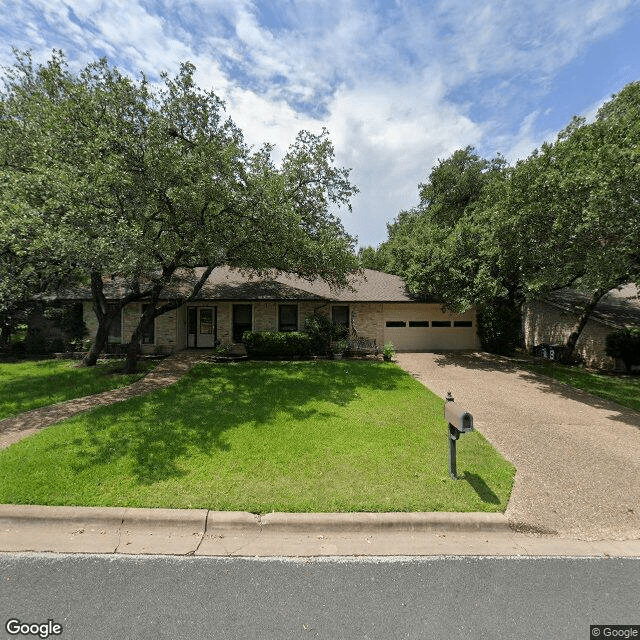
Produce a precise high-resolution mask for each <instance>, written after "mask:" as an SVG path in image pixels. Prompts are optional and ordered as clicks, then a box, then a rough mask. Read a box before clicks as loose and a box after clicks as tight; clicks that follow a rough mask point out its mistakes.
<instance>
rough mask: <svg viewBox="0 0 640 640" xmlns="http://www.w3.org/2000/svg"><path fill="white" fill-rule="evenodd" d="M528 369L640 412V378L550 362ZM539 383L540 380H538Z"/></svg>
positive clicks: (529, 366)
mask: <svg viewBox="0 0 640 640" xmlns="http://www.w3.org/2000/svg"><path fill="white" fill-rule="evenodd" d="M526 368H527V369H530V370H531V371H535V372H537V373H542V374H544V375H546V376H549V377H551V378H554V379H556V380H560V382H564V383H565V384H568V385H571V386H572V387H575V388H576V389H582V390H583V391H586V392H588V393H591V394H592V395H594V396H598V397H599V398H604V399H605V400H611V401H613V402H617V403H618V404H621V405H622V406H624V407H629V408H630V409H633V410H634V411H640V377H639V376H629V375H611V374H606V373H595V372H593V371H585V370H584V369H582V368H580V367H576V366H567V365H563V364H559V363H557V362H553V361H550V360H544V361H541V362H538V363H536V364H530V365H527V366H526ZM537 382H538V383H539V382H540V380H539V379H538V381H537Z"/></svg>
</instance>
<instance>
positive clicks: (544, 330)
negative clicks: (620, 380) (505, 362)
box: [523, 302, 619, 369]
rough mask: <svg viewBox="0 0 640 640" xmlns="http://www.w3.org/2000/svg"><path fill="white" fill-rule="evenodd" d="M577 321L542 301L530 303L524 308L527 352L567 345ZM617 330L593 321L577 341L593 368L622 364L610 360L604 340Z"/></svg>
mask: <svg viewBox="0 0 640 640" xmlns="http://www.w3.org/2000/svg"><path fill="white" fill-rule="evenodd" d="M577 324H578V319H577V318H576V316H575V315H574V314H572V313H568V312H566V311H562V310H560V309H558V308H557V307H554V306H553V305H549V304H545V303H543V302H531V303H528V304H527V305H525V306H524V309H523V329H524V337H525V346H526V348H527V350H528V351H531V350H532V349H533V347H535V346H536V345H539V344H544V343H547V344H566V342H567V340H568V339H569V336H570V335H571V332H572V331H573V330H574V329H575V328H576V327H577ZM614 330H615V328H614V327H611V326H608V325H605V324H602V323H600V322H595V321H593V320H590V321H589V322H587V326H586V327H585V328H584V330H583V332H582V333H581V334H580V337H579V338H578V342H577V344H576V354H577V355H579V356H580V357H581V358H582V359H583V360H584V361H585V363H586V364H587V365H588V366H590V367H597V368H600V369H616V368H619V363H616V361H615V360H614V359H613V358H610V357H608V356H607V355H606V354H605V352H604V349H605V340H606V337H607V335H608V334H609V333H611V332H612V331H614Z"/></svg>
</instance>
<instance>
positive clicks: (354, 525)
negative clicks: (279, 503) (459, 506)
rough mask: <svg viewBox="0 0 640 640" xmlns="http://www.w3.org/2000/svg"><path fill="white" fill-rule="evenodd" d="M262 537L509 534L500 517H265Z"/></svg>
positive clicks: (398, 514)
mask: <svg viewBox="0 0 640 640" xmlns="http://www.w3.org/2000/svg"><path fill="white" fill-rule="evenodd" d="M260 523H261V526H262V531H263V532H264V533H280V532H282V533H296V532H297V533H299V532H301V531H306V530H311V531H336V532H354V533H359V532H363V531H367V532H372V533H373V532H392V531H397V532H404V533H413V532H415V533H419V532H425V531H459V532H477V531H510V528H509V521H508V520H507V518H506V516H504V515H503V514H501V513H476V512H474V513H448V512H439V511H435V512H423V513H415V512H412V513H402V512H395V513H394V512H389V513H370V512H367V513H362V512H357V513H268V514H266V515H264V516H262V517H261V519H260Z"/></svg>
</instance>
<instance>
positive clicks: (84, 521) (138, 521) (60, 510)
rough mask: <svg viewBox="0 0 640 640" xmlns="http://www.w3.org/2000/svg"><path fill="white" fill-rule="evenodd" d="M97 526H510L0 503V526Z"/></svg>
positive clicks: (490, 520) (501, 520) (454, 518)
mask: <svg viewBox="0 0 640 640" xmlns="http://www.w3.org/2000/svg"><path fill="white" fill-rule="evenodd" d="M29 525H32V526H33V525H35V526H41V527H46V526H51V527H56V528H65V527H78V525H85V526H91V525H93V526H97V527H102V528H110V529H116V530H127V529H133V528H136V529H143V528H145V527H146V528H150V529H165V528H169V529H173V530H175V531H176V532H180V531H186V530H188V531H191V532H194V531H197V530H199V529H201V531H202V535H204V534H205V533H209V534H223V533H236V534H237V533H244V534H252V533H253V534H258V533H265V534H279V533H303V532H310V533H315V532H318V531H321V532H330V531H335V532H363V531H366V532H392V531H398V532H424V531H459V532H478V531H510V528H509V522H508V520H507V518H506V516H505V515H503V514H501V513H477V512H473V513H448V512H425V513H398V512H396V513H393V512H391V513H370V512H366V513H364V512H357V513H280V512H273V513H268V514H266V515H263V516H259V515H255V514H252V513H248V512H246V511H208V510H206V509H143V508H126V507H51V506H38V505H7V504H3V505H0V527H2V528H6V527H19V526H29Z"/></svg>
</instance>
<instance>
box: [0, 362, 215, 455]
mask: <svg viewBox="0 0 640 640" xmlns="http://www.w3.org/2000/svg"><path fill="white" fill-rule="evenodd" d="M208 354H209V352H208V351H204V352H203V351H180V352H178V353H174V354H173V355H170V356H168V357H167V358H165V359H164V360H163V361H162V362H161V363H160V364H159V365H158V366H157V367H156V368H155V369H154V370H153V371H151V372H150V373H149V374H147V375H146V376H145V377H144V378H142V379H141V380H138V381H137V382H134V383H133V384H131V385H129V386H128V387H121V388H119V389H112V390H110V391H103V392H102V393H96V394H94V395H91V396H85V397H84V398H75V399H74V400H68V401H67V402H62V403H60V404H54V405H50V406H48V407H40V408H39V409H33V410H31V411H27V412H26V413H21V414H20V415H18V416H13V417H11V418H5V419H4V420H0V449H6V448H7V447H8V446H9V445H12V444H13V443H14V442H18V440H22V438H26V437H27V436H30V435H32V434H34V433H36V431H40V429H44V428H45V427H48V426H50V425H52V424H54V423H56V422H59V421H60V420H64V419H65V418H70V417H71V416H74V415H75V414H76V413H81V412H82V411H87V410H88V409H92V408H93V407H97V406H99V405H107V404H115V403H116V402H122V401H124V400H128V399H129V398H133V397H134V396H141V395H144V394H146V393H149V392H150V391H155V390H156V389H162V388H164V387H168V386H169V385H172V384H174V383H175V382H177V381H178V380H179V379H180V378H181V377H182V376H183V375H184V374H185V373H186V372H187V371H188V370H189V369H190V368H191V367H192V366H193V365H194V364H196V363H197V362H202V361H204V360H206V358H207V355H208Z"/></svg>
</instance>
